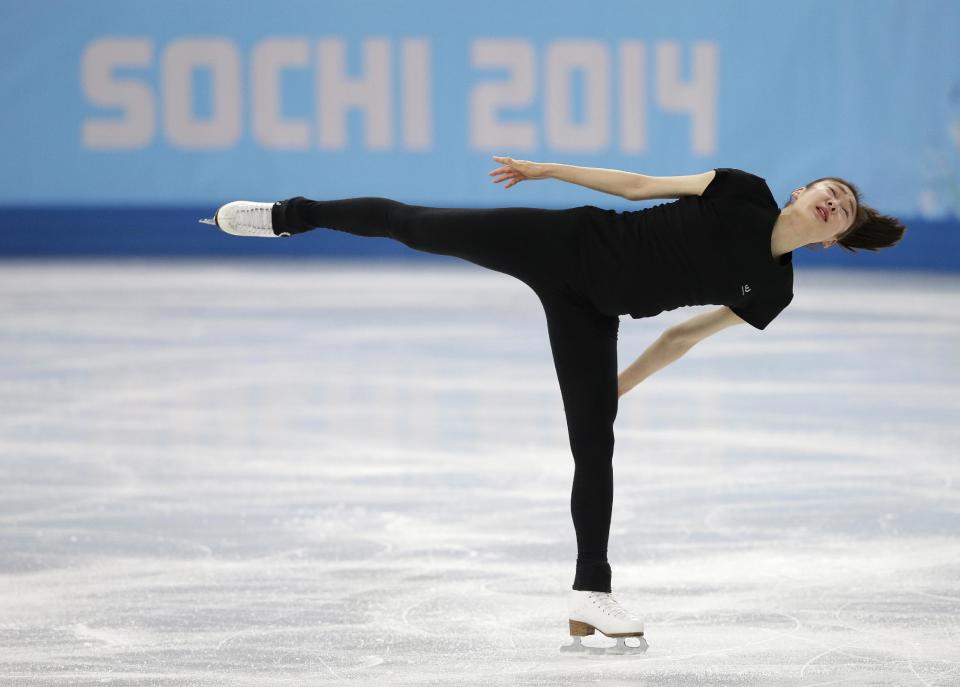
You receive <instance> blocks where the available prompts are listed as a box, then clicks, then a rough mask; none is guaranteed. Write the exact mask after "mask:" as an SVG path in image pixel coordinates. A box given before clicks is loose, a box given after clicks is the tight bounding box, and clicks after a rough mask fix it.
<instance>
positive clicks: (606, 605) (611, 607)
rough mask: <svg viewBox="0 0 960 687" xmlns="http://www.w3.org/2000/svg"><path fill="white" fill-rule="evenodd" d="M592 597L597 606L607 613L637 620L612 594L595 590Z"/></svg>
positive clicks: (616, 616)
mask: <svg viewBox="0 0 960 687" xmlns="http://www.w3.org/2000/svg"><path fill="white" fill-rule="evenodd" d="M590 598H591V599H592V600H593V602H594V603H595V604H597V606H599V607H600V610H601V611H603V612H604V613H606V614H607V615H612V616H614V617H615V618H625V619H628V620H636V618H635V617H634V616H633V614H631V613H629V612H627V610H626V609H624V608H623V607H622V606H621V605H620V604H619V603H618V602H617V600H616V599H614V598H613V595H612V594H604V593H603V592H595V593H593V594H591V595H590Z"/></svg>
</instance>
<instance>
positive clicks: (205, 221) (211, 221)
mask: <svg viewBox="0 0 960 687" xmlns="http://www.w3.org/2000/svg"><path fill="white" fill-rule="evenodd" d="M200 224H212V225H213V226H217V220H216V218H214V217H204V218H203V219H201V220H200Z"/></svg>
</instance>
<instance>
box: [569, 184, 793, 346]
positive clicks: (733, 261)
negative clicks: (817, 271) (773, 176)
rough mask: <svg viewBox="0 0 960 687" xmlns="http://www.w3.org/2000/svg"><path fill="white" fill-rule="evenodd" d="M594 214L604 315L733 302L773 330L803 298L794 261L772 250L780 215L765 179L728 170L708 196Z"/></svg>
mask: <svg viewBox="0 0 960 687" xmlns="http://www.w3.org/2000/svg"><path fill="white" fill-rule="evenodd" d="M586 209H587V210H588V213H589V214H588V218H591V219H592V220H593V221H591V222H588V225H589V226H588V227H587V229H586V231H585V232H584V233H583V235H582V238H581V259H582V264H583V270H584V277H585V283H586V284H588V296H589V297H590V298H591V300H592V301H593V302H594V305H596V306H597V307H598V308H599V309H600V310H601V311H603V312H606V313H608V314H616V315H623V314H629V315H630V316H631V317H634V318H640V317H652V316H653V315H656V314H658V313H660V312H663V311H664V310H673V309H674V308H678V307H681V306H692V305H710V304H713V305H726V306H729V307H730V308H731V309H732V310H733V311H734V312H735V313H736V314H737V315H738V316H740V317H741V318H742V319H743V320H744V321H746V322H748V323H749V324H751V325H752V326H754V327H756V328H757V329H764V328H765V327H766V326H767V325H768V324H770V322H771V321H772V320H773V319H774V318H775V317H776V316H777V315H778V314H779V313H780V312H781V311H782V310H783V309H784V308H786V307H787V305H789V303H790V301H791V300H792V299H793V254H792V253H786V254H784V255H782V256H780V257H779V258H774V257H773V255H772V253H771V246H770V238H771V234H772V232H773V226H774V223H775V222H776V220H777V217H778V216H779V214H780V208H779V206H778V205H777V202H776V200H775V199H774V197H773V194H772V193H771V192H770V189H769V187H768V186H767V184H766V181H764V179H762V178H760V177H758V176H755V175H753V174H750V173H748V172H744V171H742V170H739V169H731V168H726V167H723V168H718V169H717V170H716V175H715V177H714V179H713V181H711V182H710V184H709V185H708V186H707V188H706V189H705V190H704V192H703V193H702V195H700V196H685V197H683V198H680V199H678V200H676V201H674V202H672V203H663V204H660V205H656V206H654V207H651V208H646V209H643V210H639V211H636V212H623V213H619V212H615V211H613V210H601V209H599V208H595V207H593V206H586Z"/></svg>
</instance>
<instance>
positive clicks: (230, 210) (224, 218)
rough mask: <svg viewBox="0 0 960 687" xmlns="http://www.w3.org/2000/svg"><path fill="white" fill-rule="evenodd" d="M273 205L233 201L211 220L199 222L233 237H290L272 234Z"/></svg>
mask: <svg viewBox="0 0 960 687" xmlns="http://www.w3.org/2000/svg"><path fill="white" fill-rule="evenodd" d="M273 205H274V204H273V203H254V202H252V201H249V200H235V201H234V202H232V203H227V204H226V205H224V206H222V207H221V208H220V209H219V210H217V213H216V214H215V215H214V216H213V217H212V218H211V219H202V220H200V223H201V224H212V225H214V226H216V227H219V228H220V229H221V230H222V231H225V232H226V233H228V234H233V235H234V236H260V237H263V238H277V237H278V236H290V234H289V232H286V231H284V232H281V233H279V234H274V233H273V217H272V216H271V214H270V211H271V210H272V209H273Z"/></svg>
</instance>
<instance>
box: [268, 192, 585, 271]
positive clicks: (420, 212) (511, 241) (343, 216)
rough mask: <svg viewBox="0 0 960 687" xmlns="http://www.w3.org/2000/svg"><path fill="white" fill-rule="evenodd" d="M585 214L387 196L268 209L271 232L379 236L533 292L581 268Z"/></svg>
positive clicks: (294, 202) (293, 203) (306, 202)
mask: <svg viewBox="0 0 960 687" xmlns="http://www.w3.org/2000/svg"><path fill="white" fill-rule="evenodd" d="M583 216H584V213H583V208H582V207H580V208H570V209H566V210H544V209H539V208H492V209H470V208H433V207H424V206H420V205H408V204H406V203H400V202H397V201H395V200H390V199H388V198H348V199H344V200H327V201H317V200H308V199H306V198H302V197H296V198H290V199H289V200H285V201H283V202H281V203H279V204H278V205H277V206H276V207H275V208H274V210H273V225H274V229H275V230H277V231H281V230H287V231H290V232H291V233H302V232H305V231H309V230H311V229H313V228H315V227H326V228H329V229H336V230H338V231H344V232H347V233H350V234H355V235H358V236H379V237H387V238H392V239H395V240H397V241H400V242H402V243H404V244H406V245H407V246H409V247H410V248H413V249H415V250H421V251H425V252H428V253H436V254H439V255H450V256H454V257H458V258H462V259H464V260H468V261H470V262H472V263H474V264H477V265H480V266H482V267H486V268H488V269H492V270H495V271H497V272H503V273H505V274H509V275H511V276H514V277H517V278H518V279H521V280H522V281H524V282H526V283H527V284H529V285H531V286H532V287H534V288H535V289H536V288H540V287H546V286H547V285H548V284H555V283H559V282H562V281H564V280H567V279H570V278H571V277H572V276H573V274H572V272H573V271H576V270H579V269H580V267H579V244H578V241H577V238H578V231H580V230H582V227H583Z"/></svg>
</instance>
